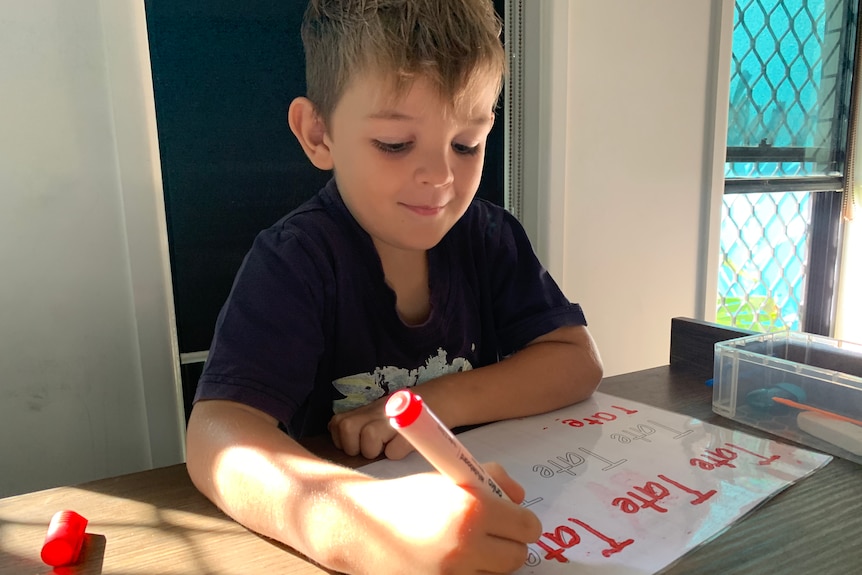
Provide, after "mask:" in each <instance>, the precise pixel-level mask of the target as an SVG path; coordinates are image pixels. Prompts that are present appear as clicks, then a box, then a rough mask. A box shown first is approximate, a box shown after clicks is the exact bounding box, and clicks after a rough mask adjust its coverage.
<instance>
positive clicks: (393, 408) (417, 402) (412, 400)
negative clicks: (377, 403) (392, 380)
mask: <svg viewBox="0 0 862 575" xmlns="http://www.w3.org/2000/svg"><path fill="white" fill-rule="evenodd" d="M420 413H422V398H421V397H419V396H418V395H416V394H415V393H413V392H412V391H410V390H409V389H402V390H400V391H396V392H395V393H393V394H392V395H391V396H390V397H389V399H388V400H386V417H388V418H389V421H391V422H392V425H394V426H396V427H407V426H408V425H410V424H411V423H413V422H414V421H416V418H418V417H419V414H420Z"/></svg>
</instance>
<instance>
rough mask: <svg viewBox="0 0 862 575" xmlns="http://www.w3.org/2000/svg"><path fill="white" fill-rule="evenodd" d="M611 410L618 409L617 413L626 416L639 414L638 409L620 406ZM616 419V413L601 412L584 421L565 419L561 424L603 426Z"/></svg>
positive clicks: (613, 406) (614, 406) (612, 407)
mask: <svg viewBox="0 0 862 575" xmlns="http://www.w3.org/2000/svg"><path fill="white" fill-rule="evenodd" d="M611 409H616V410H617V411H620V412H622V413H623V414H624V415H633V414H635V413H637V412H638V410H637V409H628V408H625V407H621V406H619V405H612V406H611ZM616 418H617V416H616V414H614V413H609V412H607V411H599V412H596V413H594V414H592V415H591V416H589V417H585V418H583V420H580V419H563V420H562V421H561V422H560V423H563V424H564V425H568V426H569V427H583V426H584V425H603V424H604V423H606V422H608V421H615V420H616Z"/></svg>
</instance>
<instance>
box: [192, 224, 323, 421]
mask: <svg viewBox="0 0 862 575" xmlns="http://www.w3.org/2000/svg"><path fill="white" fill-rule="evenodd" d="M324 259H325V258H321V257H315V256H314V254H310V253H309V249H308V246H304V245H303V242H302V241H301V239H300V238H298V237H297V236H296V235H294V234H292V233H289V232H285V231H283V230H280V229H279V228H272V229H269V230H265V231H263V232H261V233H260V234H259V235H258V236H257V238H256V239H255V241H254V244H253V246H252V248H251V250H250V251H249V252H248V254H247V255H246V257H245V259H244V261H243V263H242V266H241V267H240V269H239V271H238V273H237V276H236V279H235V281H234V285H233V287H232V289H231V293H230V295H229V296H228V299H227V301H226V302H225V305H224V307H223V308H222V310H221V312H220V314H219V317H218V320H217V323H216V328H215V334H214V337H213V342H212V345H211V347H210V350H209V355H208V357H207V362H206V365H205V366H204V370H203V374H202V375H201V378H200V380H199V382H198V387H197V390H196V393H195V399H194V401H199V400H202V399H227V400H232V401H237V402H240V403H243V404H246V405H249V406H251V407H254V408H256V409H259V410H261V411H263V412H265V413H268V414H269V415H271V416H273V417H275V418H276V419H277V420H279V421H280V422H281V423H282V424H284V425H285V426H287V425H288V424H289V422H290V420H291V419H292V417H293V415H294V414H295V413H296V412H297V410H298V409H299V408H300V406H301V405H302V404H303V402H304V401H305V399H306V398H307V397H308V395H309V393H311V390H312V388H313V386H314V381H315V373H316V372H317V367H318V363H319V361H320V357H321V354H322V349H323V338H324V336H323V329H324V328H323V323H324V322H323V315H324V306H325V301H326V294H325V286H327V285H332V282H327V281H326V280H325V277H324V276H325V269H324V268H325V266H324V265H322V263H321V260H324Z"/></svg>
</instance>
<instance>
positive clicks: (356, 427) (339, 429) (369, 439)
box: [329, 396, 413, 459]
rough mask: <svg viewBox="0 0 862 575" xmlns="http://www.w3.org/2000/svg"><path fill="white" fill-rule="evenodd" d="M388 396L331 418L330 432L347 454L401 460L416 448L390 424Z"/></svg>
mask: <svg viewBox="0 0 862 575" xmlns="http://www.w3.org/2000/svg"><path fill="white" fill-rule="evenodd" d="M388 399H389V397H388V396H384V397H381V398H380V399H377V400H376V401H374V402H372V403H369V404H368V405H365V406H363V407H359V408H356V409H353V410H351V411H346V412H344V413H337V414H335V415H334V416H333V417H332V419H331V420H329V433H330V434H331V435H332V441H333V443H335V446H336V447H337V448H338V449H341V450H342V451H344V452H345V453H346V454H347V455H358V454H360V453H361V454H362V455H363V457H367V458H368V459H375V458H376V457H378V456H379V455H381V454H385V455H386V457H388V458H389V459H401V458H402V457H404V456H406V455H407V454H408V453H410V452H411V451H413V446H412V445H410V442H408V441H407V440H406V439H404V437H402V436H401V434H399V433H398V432H397V431H396V430H395V429H394V428H393V427H392V426H391V425H390V424H389V418H388V417H386V413H385V411H384V408H385V405H386V400H388Z"/></svg>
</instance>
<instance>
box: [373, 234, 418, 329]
mask: <svg viewBox="0 0 862 575" xmlns="http://www.w3.org/2000/svg"><path fill="white" fill-rule="evenodd" d="M374 246H375V248H377V255H378V256H379V257H380V264H381V265H382V266H383V276H384V277H385V279H386V283H387V285H389V287H390V288H392V291H394V292H395V308H396V310H397V311H398V315H399V317H400V318H401V321H403V322H404V323H406V324H407V325H418V324H421V323H424V322H425V320H427V319H428V316H429V314H430V313H431V293H430V289H429V288H428V252H426V251H421V250H419V251H414V250H402V249H398V248H393V247H392V246H388V245H385V244H382V242H378V241H375V242H374Z"/></svg>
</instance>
